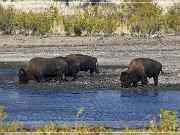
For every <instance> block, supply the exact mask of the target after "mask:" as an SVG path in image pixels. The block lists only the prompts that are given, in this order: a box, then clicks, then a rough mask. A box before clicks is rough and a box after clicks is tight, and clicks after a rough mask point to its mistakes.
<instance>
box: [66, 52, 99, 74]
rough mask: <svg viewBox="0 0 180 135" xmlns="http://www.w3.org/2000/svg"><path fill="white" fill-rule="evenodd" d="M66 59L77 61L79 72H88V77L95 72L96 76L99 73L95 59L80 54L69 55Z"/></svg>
mask: <svg viewBox="0 0 180 135" xmlns="http://www.w3.org/2000/svg"><path fill="white" fill-rule="evenodd" d="M66 57H67V58H70V59H74V60H76V61H78V62H79V64H80V71H86V72H87V71H88V70H90V75H93V72H96V73H97V74H98V73H99V71H98V69H97V67H98V62H97V58H95V57H92V56H88V55H82V54H69V55H67V56H66Z"/></svg>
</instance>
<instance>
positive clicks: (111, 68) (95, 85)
mask: <svg viewBox="0 0 180 135" xmlns="http://www.w3.org/2000/svg"><path fill="white" fill-rule="evenodd" d="M25 63H26V62H0V69H4V70H9V71H10V72H9V73H7V72H6V73H5V74H1V75H0V80H1V81H2V82H4V83H2V84H1V85H2V86H3V87H4V85H7V87H9V85H10V86H11V85H14V86H16V87H20V88H28V89H33V90H36V89H37V90H38V89H42V90H45V89H54V88H56V89H60V90H63V89H69V90H74V89H79V90H103V89H104V90H107V89H110V90H113V89H114V90H140V91H141V90H142V91H143V90H145V91H146V90H156V89H161V90H170V89H172V90H180V84H179V83H177V84H172V83H164V82H163V80H165V78H166V77H168V76H169V74H168V73H164V74H162V75H160V76H159V84H158V86H153V79H150V80H149V84H148V85H147V86H144V87H142V86H140V85H139V86H138V87H135V88H133V87H132V88H122V87H121V83H120V73H121V72H122V71H123V70H126V69H127V66H126V65H121V66H120V65H99V71H100V74H99V75H97V74H94V75H93V76H90V74H89V72H79V77H78V79H77V80H75V81H72V79H73V78H72V77H68V78H67V79H68V81H61V82H54V81H51V82H45V83H44V84H39V83H37V82H35V81H30V82H29V84H19V81H18V70H19V69H20V68H22V67H25ZM7 82H8V83H7ZM5 83H7V84H5ZM1 85H0V87H1Z"/></svg>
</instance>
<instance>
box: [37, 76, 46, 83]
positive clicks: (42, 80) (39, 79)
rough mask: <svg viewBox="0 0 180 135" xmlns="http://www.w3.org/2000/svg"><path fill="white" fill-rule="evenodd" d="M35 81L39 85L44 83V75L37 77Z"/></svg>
mask: <svg viewBox="0 0 180 135" xmlns="http://www.w3.org/2000/svg"><path fill="white" fill-rule="evenodd" d="M35 79H36V81H37V82H38V83H44V82H45V81H44V78H43V75H39V76H35Z"/></svg>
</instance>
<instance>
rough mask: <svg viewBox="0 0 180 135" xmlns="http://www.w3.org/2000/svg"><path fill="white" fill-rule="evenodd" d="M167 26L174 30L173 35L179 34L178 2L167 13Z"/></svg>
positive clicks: (179, 6) (179, 14)
mask: <svg viewBox="0 0 180 135" xmlns="http://www.w3.org/2000/svg"><path fill="white" fill-rule="evenodd" d="M166 16H167V18H166V21H167V25H168V28H170V29H172V30H174V32H175V35H179V34H180V2H179V3H176V6H173V7H171V8H170V9H168V12H167V15H166Z"/></svg>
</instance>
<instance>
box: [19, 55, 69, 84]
mask: <svg viewBox="0 0 180 135" xmlns="http://www.w3.org/2000/svg"><path fill="white" fill-rule="evenodd" d="M65 72H69V71H68V63H67V62H66V61H64V60H59V59H56V58H42V57H35V58H32V59H31V60H30V61H29V62H28V64H27V67H26V68H21V69H20V70H19V73H18V76H19V82H20V83H21V84H27V83H28V81H29V80H35V81H37V82H38V83H43V82H45V81H46V79H47V78H57V79H58V80H59V79H60V78H61V79H62V75H63V74H64V73H65Z"/></svg>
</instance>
